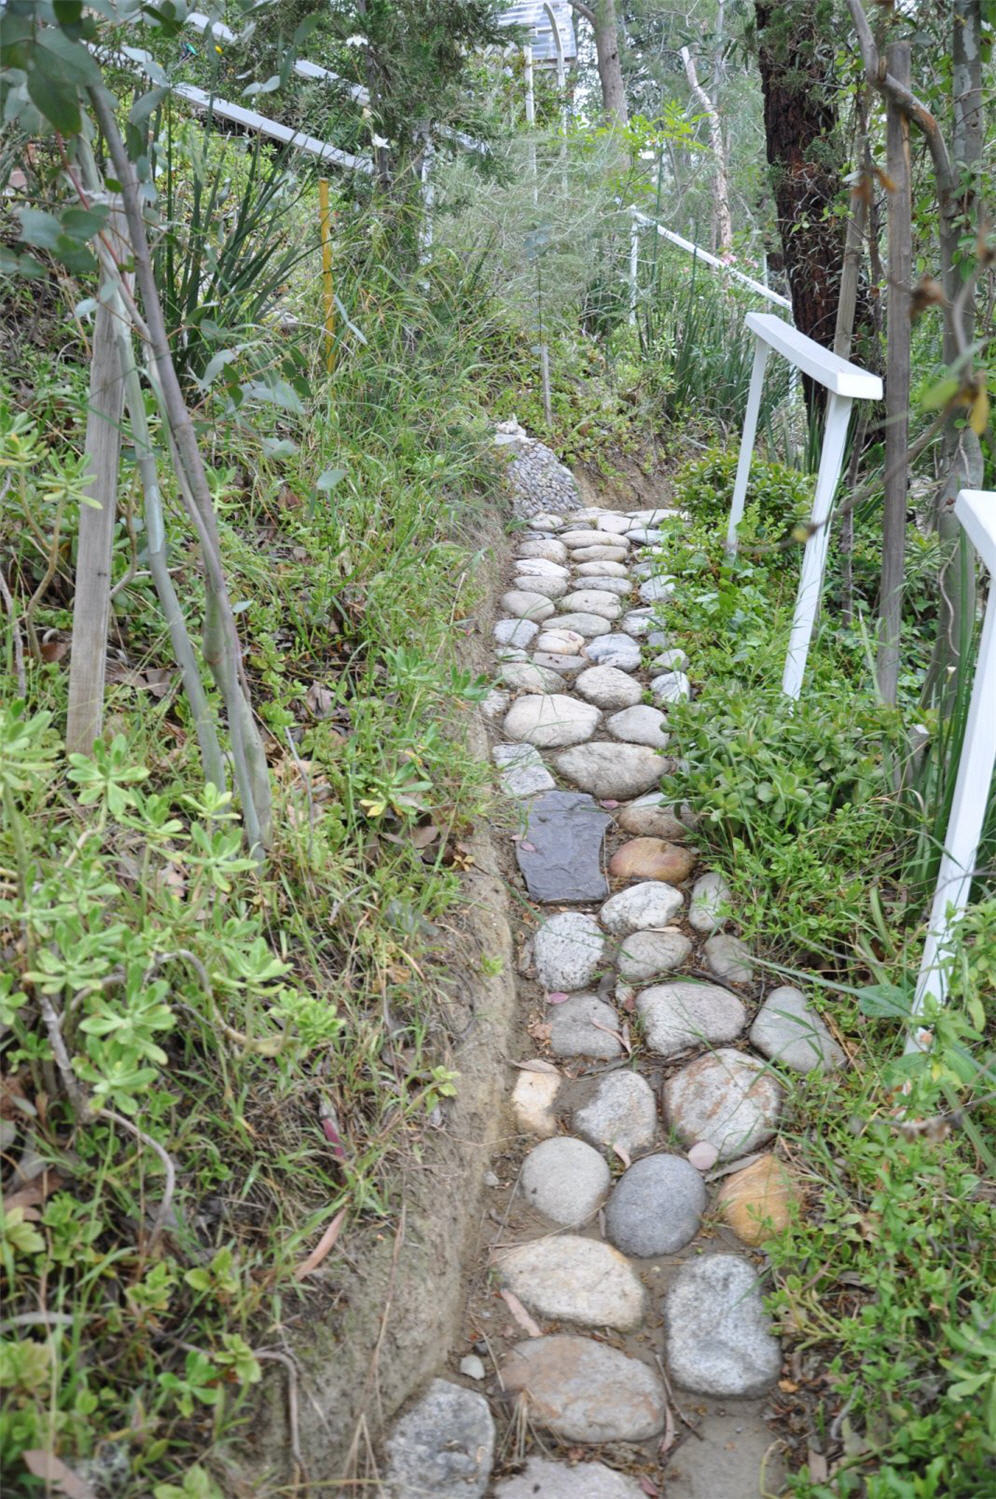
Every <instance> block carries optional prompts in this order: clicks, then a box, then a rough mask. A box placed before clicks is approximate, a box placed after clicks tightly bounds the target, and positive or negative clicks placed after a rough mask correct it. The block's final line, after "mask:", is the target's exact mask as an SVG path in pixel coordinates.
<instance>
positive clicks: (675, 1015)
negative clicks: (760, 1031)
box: [626, 933, 747, 1057]
mask: <svg viewBox="0 0 996 1499" xmlns="http://www.w3.org/2000/svg"><path fill="white" fill-rule="evenodd" d="M641 935H642V936H646V935H648V934H647V933H635V934H634V936H633V937H627V938H626V941H627V943H630V942H633V941H634V939H635V937H636V936H641ZM636 1008H637V1010H638V1012H639V1015H640V1019H641V1020H642V1022H643V1031H644V1035H645V1036H646V1038H647V1045H648V1046H649V1047H650V1048H651V1050H652V1051H655V1052H656V1053H657V1054H658V1056H662V1057H673V1056H677V1054H678V1053H679V1052H682V1051H688V1050H689V1048H690V1047H692V1046H708V1045H718V1044H719V1043H721V1042H723V1041H735V1040H736V1038H737V1037H738V1036H739V1035H740V1032H741V1031H742V1030H743V1028H744V1026H745V1024H746V1023H747V1011H746V1010H745V1009H744V1007H743V1004H742V1003H741V1001H740V1000H739V999H738V998H737V996H736V995H735V994H733V993H731V992H730V990H729V989H724V988H723V987H722V986H721V985H720V984H704V983H698V982H695V981H693V980H690V979H684V980H681V979H679V980H677V981H676V982H674V983H670V984H655V985H654V986H653V988H651V989H644V991H643V993H642V994H641V995H640V997H639V999H638V1000H637V1002H636Z"/></svg>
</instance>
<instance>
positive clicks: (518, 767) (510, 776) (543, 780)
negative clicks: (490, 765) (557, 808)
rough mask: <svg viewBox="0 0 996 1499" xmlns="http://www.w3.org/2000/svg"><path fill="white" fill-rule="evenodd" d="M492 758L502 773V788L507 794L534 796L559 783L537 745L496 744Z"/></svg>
mask: <svg viewBox="0 0 996 1499" xmlns="http://www.w3.org/2000/svg"><path fill="white" fill-rule="evenodd" d="M491 758H492V759H493V760H494V762H495V764H496V765H497V767H498V770H499V772H500V774H501V789H502V790H503V791H504V793H505V795H506V796H518V797H525V796H534V795H535V794H536V792H538V791H548V790H550V789H552V787H554V786H556V784H557V783H556V781H555V780H554V779H553V776H552V775H551V774H550V772H549V771H548V770H547V768H546V766H545V765H544V764H543V756H542V755H541V754H540V752H539V750H538V749H536V747H535V745H532V744H496V745H495V747H494V749H493V750H492V751H491Z"/></svg>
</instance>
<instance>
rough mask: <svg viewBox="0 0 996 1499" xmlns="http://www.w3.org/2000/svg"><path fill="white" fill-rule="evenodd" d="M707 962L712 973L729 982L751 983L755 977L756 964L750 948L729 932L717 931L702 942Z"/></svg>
mask: <svg viewBox="0 0 996 1499" xmlns="http://www.w3.org/2000/svg"><path fill="white" fill-rule="evenodd" d="M702 951H703V954H704V955H705V960H706V964H707V965H708V968H709V971H710V973H714V974H715V975H716V977H717V978H718V979H723V980H724V981H725V982H726V983H728V984H749V983H750V982H751V980H752V979H753V977H754V964H753V963H752V962H751V956H750V952H749V951H748V949H747V948H746V947H745V946H744V944H743V943H742V942H741V941H740V938H739V937H731V936H730V935H729V933H727V932H717V933H716V935H715V936H713V937H707V938H706V940H705V942H704V943H703V944H702Z"/></svg>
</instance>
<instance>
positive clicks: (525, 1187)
mask: <svg viewBox="0 0 996 1499" xmlns="http://www.w3.org/2000/svg"><path fill="white" fill-rule="evenodd" d="M519 1184H520V1188H521V1191H522V1195H523V1197H524V1198H525V1199H526V1201H527V1202H528V1203H529V1205H530V1206H531V1207H534V1208H536V1210H537V1212H540V1213H542V1214H543V1216H544V1217H545V1218H549V1219H550V1220H551V1222H553V1223H559V1224H560V1225H561V1226H562V1227H563V1228H577V1227H578V1225H579V1224H581V1223H584V1222H585V1221H586V1220H587V1219H588V1218H590V1217H591V1215H592V1213H594V1212H595V1210H596V1209H597V1208H599V1207H600V1206H601V1204H602V1202H603V1200H604V1198H605V1194H606V1192H607V1191H608V1187H609V1168H608V1166H607V1165H606V1164H605V1161H604V1160H603V1158H602V1157H601V1156H600V1155H599V1153H598V1151H597V1150H593V1149H592V1147H591V1146H590V1145H586V1144H585V1142H584V1141H583V1140H573V1139H571V1137H570V1136H569V1135H559V1136H558V1137H557V1138H556V1139H554V1140H544V1141H542V1143H541V1144H539V1145H536V1146H534V1147H533V1149H532V1150H531V1151H530V1152H529V1154H528V1155H527V1156H526V1159H525V1160H524V1161H523V1163H522V1175H521V1177H520V1182H519Z"/></svg>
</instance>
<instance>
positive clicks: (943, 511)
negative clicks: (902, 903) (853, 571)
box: [929, 0, 983, 702]
mask: <svg viewBox="0 0 996 1499" xmlns="http://www.w3.org/2000/svg"><path fill="white" fill-rule="evenodd" d="M951 22H952V38H951V57H952V78H951V92H952V103H953V123H952V133H951V148H952V149H951V157H952V161H951V166H952V171H953V175H954V181H953V182H952V184H951V186H952V197H953V196H954V190H955V189H956V188H957V186H959V185H963V189H964V190H963V192H962V193H961V194H960V196H959V197H957V198H954V200H953V201H951V202H950V203H949V212H948V213H947V214H946V215H944V214H942V218H941V284H942V285H943V287H944V292H945V296H946V297H947V301H948V306H949V312H948V315H947V316H946V317H945V320H944V345H943V355H944V363H945V365H947V366H948V367H949V368H950V367H951V366H952V365H953V364H955V363H956V361H958V360H959V359H964V358H965V355H966V350H967V349H969V348H970V346H971V343H972V336H973V333H974V329H975V307H974V301H973V295H972V293H973V287H974V277H975V268H974V267H972V268H971V269H970V270H969V271H968V276H969V277H971V280H970V281H966V273H965V272H964V270H962V269H960V268H959V265H958V260H957V252H958V240H959V238H960V236H961V234H962V233H964V232H966V231H967V230H968V229H969V228H971V227H973V226H974V225H973V221H974V219H975V215H976V212H977V193H976V181H977V178H978V173H979V169H980V166H981V162H982V151H983V113H982V17H981V5H980V3H979V0H953V3H952V6H951ZM969 373H970V371H969V370H968V369H962V370H961V371H959V375H960V377H962V378H964V377H966V376H967V375H968V374H969ZM941 462H942V470H941V472H942V475H943V477H942V482H941V486H940V489H939V490H938V494H937V499H936V503H935V512H934V519H935V525H936V527H937V532H938V535H939V536H940V538H941V541H942V542H943V543H944V544H945V560H944V562H943V563H942V565H941V571H940V578H939V599H938V619H937V643H936V646H935V649H934V659H933V661H932V662H931V669H930V677H929V682H930V686H931V689H932V690H933V692H934V694H935V696H936V695H939V696H940V699H941V701H942V702H943V701H945V700H950V697H951V695H952V694H953V692H954V688H955V679H956V675H957V674H956V673H955V672H949V671H948V670H947V669H946V668H947V667H948V666H950V665H957V664H958V662H959V659H960V656H961V646H962V642H963V641H964V640H965V639H966V638H967V637H968V635H969V632H970V629H971V624H970V623H969V622H970V621H974V616H975V570H974V568H973V567H971V566H969V565H967V559H966V557H965V556H964V555H963V554H964V552H965V549H966V548H967V546H968V542H967V540H966V539H965V537H964V536H963V534H962V530H961V526H960V525H959V524H958V521H957V519H956V518H955V513H954V502H955V500H956V498H957V496H958V491H959V490H960V489H979V488H981V486H982V471H983V463H982V447H981V444H980V442H979V439H978V437H977V436H976V434H975V433H974V432H973V431H972V430H971V428H970V427H968V426H960V427H956V426H955V424H954V422H953V421H949V422H948V424H947V426H946V427H945V430H944V434H943V437H942V441H941Z"/></svg>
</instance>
